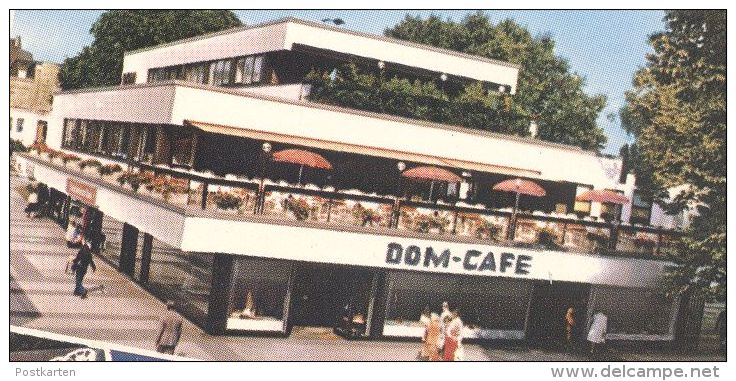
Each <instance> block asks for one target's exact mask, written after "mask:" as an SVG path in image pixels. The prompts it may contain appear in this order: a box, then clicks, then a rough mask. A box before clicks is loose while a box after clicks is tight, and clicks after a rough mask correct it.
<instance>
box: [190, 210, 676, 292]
mask: <svg viewBox="0 0 736 381" xmlns="http://www.w3.org/2000/svg"><path fill="white" fill-rule="evenodd" d="M182 237H183V240H182V245H181V247H182V250H184V251H192V252H220V253H229V254H241V255H248V256H255V257H265V258H274V259H286V260H295V261H305V262H318V263H332V264H338V265H353V266H365V267H381V268H386V269H395V270H413V271H426V272H434V273H445V274H458V275H475V276H489V277H509V278H518V279H535V280H543V281H550V282H552V281H566V282H578V283H591V284H602V285H611V286H622V287H652V286H655V285H657V284H658V282H659V281H660V279H661V276H662V274H663V273H664V267H665V266H666V265H667V262H663V261H655V260H646V259H634V258H619V257H603V256H597V255H589V254H576V253H568V252H563V251H553V250H534V249H528V248H520V247H508V246H502V245H497V244H494V243H492V242H488V243H481V242H475V243H471V242H458V241H442V240H437V239H431V238H434V237H426V238H424V237H406V236H403V237H401V236H389V235H379V234H370V233H367V232H366V233H363V232H357V231H356V232H349V231H340V230H330V229H320V228H314V227H306V226H304V227H302V226H289V225H279V224H268V223H259V222H255V221H233V220H223V219H213V218H200V217H187V220H186V222H185V228H184V232H183V234H182Z"/></svg>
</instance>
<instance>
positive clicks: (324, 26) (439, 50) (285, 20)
mask: <svg viewBox="0 0 736 381" xmlns="http://www.w3.org/2000/svg"><path fill="white" fill-rule="evenodd" d="M289 22H292V23H297V24H302V25H306V26H310V27H314V28H320V29H326V30H331V31H335V32H340V33H345V34H350V35H353V36H360V37H368V38H372V39H374V40H381V41H386V42H391V43H396V44H401V45H406V46H411V47H414V48H420V49H425V50H431V51H433V52H437V53H443V54H449V55H453V56H457V57H463V58H468V59H472V60H476V61H481V62H487V63H492V64H496V65H501V66H508V67H512V68H515V69H520V68H521V65H519V64H515V63H511V62H506V61H501V60H495V59H492V58H486V57H482V56H475V55H472V54H467V53H462V52H458V51H456V50H449V49H443V48H438V47H434V46H431V45H425V44H418V43H416V42H411V41H406V40H400V39H397V38H391V37H386V36H381V35H378V34H371V33H365V32H358V31H354V30H349V29H343V28H338V27H336V26H331V25H327V24H323V23H318V22H315V21H308V20H302V19H298V18H295V17H284V18H281V19H277V20H273V21H266V22H262V23H258V24H254V25H244V26H238V27H234V28H230V29H224V30H221V31H218V32H212V33H207V34H203V35H199V36H194V37H189V38H184V39H181V40H176V41H172V42H167V43H164V44H159V45H154V46H149V47H145V48H140V49H135V50H130V51H127V52H125V53H124V55H126V56H127V55H131V54H136V53H140V52H145V51H148V50H155V49H159V48H164V47H167V46H174V45H179V44H184V43H187V42H191V41H198V40H204V39H207V38H211V37H215V36H221V35H225V34H231V33H237V32H241V31H244V30H248V29H256V28H263V27H266V26H271V25H276V24H284V23H289Z"/></svg>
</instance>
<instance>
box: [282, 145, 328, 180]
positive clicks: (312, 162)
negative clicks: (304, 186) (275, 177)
mask: <svg viewBox="0 0 736 381" xmlns="http://www.w3.org/2000/svg"><path fill="white" fill-rule="evenodd" d="M273 161H279V162H282V163H291V164H297V165H299V166H300V167H299V184H301V183H302V170H303V169H304V166H307V167H310V168H320V169H332V164H330V162H329V161H327V159H325V158H324V157H322V155H320V154H317V153H314V152H310V151H305V150H301V149H285V150H282V151H279V152H275V153H274V154H273Z"/></svg>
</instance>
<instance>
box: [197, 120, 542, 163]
mask: <svg viewBox="0 0 736 381" xmlns="http://www.w3.org/2000/svg"><path fill="white" fill-rule="evenodd" d="M184 123H185V124H186V125H189V126H192V127H194V128H197V129H199V130H201V131H204V132H208V133H213V134H222V135H230V136H237V137H242V138H250V139H257V140H264V141H270V142H278V143H285V144H293V145H299V146H304V147H311V148H318V149H324V150H330V151H339V152H346V153H354V154H358V155H367V156H375V157H383V158H388V159H395V160H403V161H409V162H414V163H422V164H430V165H435V166H440V167H453V168H458V169H465V170H472V171H481V172H488V173H499V174H506V175H513V176H521V177H539V175H540V174H541V172H539V171H535V170H530V169H523V168H513V167H507V166H501V165H493V164H485V163H478V162H472V161H466V160H457V159H448V158H441V157H438V156H431V155H424V154H417V153H411V152H403V151H396V150H391V149H385V148H379V147H370V146H364V145H357V144H349V143H341V142H335V141H328V140H321V139H314V138H307V137H301V136H294V135H286V134H277V133H272V132H264V131H258V130H252V129H247V128H240V127H232V126H224V125H220V124H211V123H204V122H197V121H191V120H186V121H184Z"/></svg>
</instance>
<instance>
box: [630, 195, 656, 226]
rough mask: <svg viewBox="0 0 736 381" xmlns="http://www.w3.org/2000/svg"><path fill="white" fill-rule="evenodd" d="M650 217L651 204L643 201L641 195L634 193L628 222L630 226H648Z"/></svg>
mask: <svg viewBox="0 0 736 381" xmlns="http://www.w3.org/2000/svg"><path fill="white" fill-rule="evenodd" d="M651 217H652V202H651V201H648V200H645V199H644V198H643V197H642V196H641V193H639V192H636V191H634V199H633V200H632V205H631V217H630V218H629V222H630V223H632V224H641V225H649V222H650V220H651Z"/></svg>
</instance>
